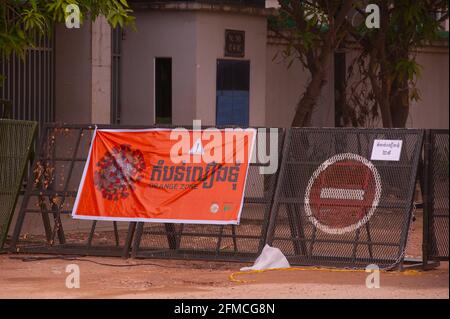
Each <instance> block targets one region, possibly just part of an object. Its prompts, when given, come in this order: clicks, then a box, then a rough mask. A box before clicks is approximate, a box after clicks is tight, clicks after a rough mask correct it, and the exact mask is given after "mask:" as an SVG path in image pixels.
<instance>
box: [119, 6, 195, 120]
mask: <svg viewBox="0 0 450 319" xmlns="http://www.w3.org/2000/svg"><path fill="white" fill-rule="evenodd" d="M135 16H136V28H137V31H133V30H131V29H126V30H125V35H124V40H123V42H122V44H123V52H122V103H121V104H122V116H121V117H122V123H123V124H143V125H145V124H148V125H151V124H154V121H155V119H154V118H155V103H154V99H155V95H154V87H155V83H154V72H155V71H154V59H155V58H156V57H171V58H172V120H173V124H177V125H180V124H191V125H192V119H193V118H194V117H195V114H196V112H195V105H196V72H197V67H196V56H195V55H196V49H197V48H196V16H195V13H193V12H155V11H145V12H135Z"/></svg>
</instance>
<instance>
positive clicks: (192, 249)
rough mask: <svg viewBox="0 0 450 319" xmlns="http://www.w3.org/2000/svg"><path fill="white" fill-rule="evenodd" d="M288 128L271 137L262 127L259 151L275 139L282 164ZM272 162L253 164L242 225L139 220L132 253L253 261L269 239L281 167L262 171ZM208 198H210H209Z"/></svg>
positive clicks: (250, 170) (275, 132)
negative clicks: (276, 186)
mask: <svg viewBox="0 0 450 319" xmlns="http://www.w3.org/2000/svg"><path fill="white" fill-rule="evenodd" d="M283 137H284V130H283V129H276V131H274V133H272V139H271V138H270V134H269V129H267V134H266V133H264V132H262V131H260V130H258V135H257V143H256V144H257V145H255V146H256V147H255V150H256V154H257V153H259V149H261V148H262V146H263V145H262V144H259V142H258V141H263V140H264V141H266V143H265V144H266V145H265V147H266V149H265V150H264V152H265V154H269V150H270V147H271V144H270V143H271V142H272V143H276V145H275V144H273V145H272V147H273V148H274V152H275V153H276V158H277V160H278V163H279V161H280V158H279V155H280V153H281V147H282V143H283ZM267 165H268V164H266V163H264V162H263V161H261V160H259V158H257V161H256V162H255V163H253V164H251V165H250V168H249V172H248V178H247V185H246V188H245V196H244V207H243V210H242V214H241V220H240V224H239V226H234V225H226V226H224V225H189V224H178V225H175V224H154V223H138V226H137V229H136V235H135V238H134V242H133V250H132V256H133V257H136V258H176V259H183V258H187V259H207V260H227V261H253V260H255V258H256V257H257V256H258V255H259V253H260V252H261V250H262V248H263V247H264V244H265V241H266V234H267V227H268V222H269V216H270V210H271V205H272V198H273V193H274V190H275V183H276V180H277V172H278V167H277V169H276V171H275V172H273V173H271V174H264V175H263V174H260V168H262V167H264V166H267ZM205 200H207V199H205Z"/></svg>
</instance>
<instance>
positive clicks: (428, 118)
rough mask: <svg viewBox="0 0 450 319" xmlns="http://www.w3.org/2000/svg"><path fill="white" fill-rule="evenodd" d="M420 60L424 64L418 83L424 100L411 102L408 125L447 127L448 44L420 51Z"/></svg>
mask: <svg viewBox="0 0 450 319" xmlns="http://www.w3.org/2000/svg"><path fill="white" fill-rule="evenodd" d="M417 62H418V63H419V64H420V65H422V67H423V70H422V76H421V77H420V78H419V80H418V82H417V87H418V89H419V93H420V96H421V100H420V101H418V102H412V103H411V108H410V114H409V118H408V122H407V126H408V127H414V128H436V129H444V128H446V129H448V127H449V96H448V85H449V82H448V80H449V79H448V73H449V72H448V67H449V66H448V47H447V48H442V47H441V48H436V47H435V48H433V47H429V48H425V49H423V50H420V51H419V53H418V55H417Z"/></svg>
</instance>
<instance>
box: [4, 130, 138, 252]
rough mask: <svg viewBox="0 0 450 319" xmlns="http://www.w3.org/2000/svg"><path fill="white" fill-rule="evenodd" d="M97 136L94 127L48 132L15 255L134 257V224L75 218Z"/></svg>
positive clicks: (20, 222)
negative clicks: (88, 160) (131, 250)
mask: <svg viewBox="0 0 450 319" xmlns="http://www.w3.org/2000/svg"><path fill="white" fill-rule="evenodd" d="M106 127H108V126H106ZM108 128H109V127H108ZM94 130H95V127H94V126H88V125H64V126H59V125H57V124H49V125H46V126H45V127H44V133H43V136H42V137H41V146H40V150H39V154H38V156H37V158H36V160H35V162H34V164H33V174H32V177H31V178H30V180H29V182H28V185H27V190H26V192H25V195H24V200H23V202H22V205H21V208H20V212H19V216H18V220H17V223H16V227H15V229H14V234H13V238H12V242H11V248H10V250H12V251H15V252H26V253H48V254H77V255H79V254H81V255H96V256H123V255H126V256H128V251H129V247H130V243H131V235H132V230H133V225H134V223H123V222H101V221H98V222H97V221H93V222H92V221H85V220H74V219H72V217H71V212H72V207H73V204H74V201H75V197H76V194H77V190H78V186H79V183H80V180H81V175H82V171H83V168H84V165H85V162H86V159H87V156H88V151H89V147H90V143H91V140H92V135H93V133H94ZM130 230H131V231H130Z"/></svg>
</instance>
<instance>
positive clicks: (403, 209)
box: [268, 128, 423, 267]
mask: <svg viewBox="0 0 450 319" xmlns="http://www.w3.org/2000/svg"><path fill="white" fill-rule="evenodd" d="M422 139H423V131H420V130H382V129H377V130H372V129H297V128H294V129H291V130H290V131H289V133H288V134H287V136H286V142H285V144H284V150H283V159H284V160H283V162H282V164H281V168H280V176H279V181H278V188H277V191H276V193H275V197H274V204H273V209H272V214H271V223H270V230H269V235H268V238H269V240H268V243H269V244H271V245H273V246H275V247H278V248H280V249H281V250H282V252H283V253H284V254H285V255H286V256H287V258H288V260H289V261H290V263H291V264H301V265H328V266H337V265H340V266H349V267H365V266H367V265H368V264H372V263H374V264H377V265H378V266H380V267H392V266H395V265H397V264H399V263H400V262H401V261H402V260H403V257H404V252H405V247H406V240H407V236H408V230H409V224H410V220H411V216H412V209H413V206H412V203H413V194H414V189H415V181H416V173H417V166H418V161H419V157H420V154H421V148H422ZM375 140H391V141H392V140H400V141H402V143H403V145H402V151H401V157H400V159H399V161H384V160H382V161H375V160H372V161H371V154H372V148H373V144H374V141H375Z"/></svg>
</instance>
